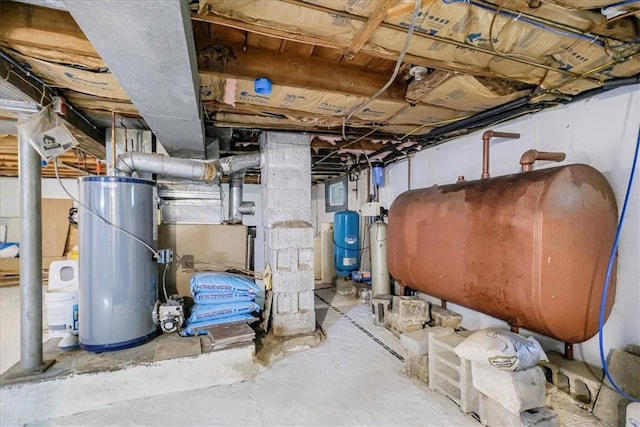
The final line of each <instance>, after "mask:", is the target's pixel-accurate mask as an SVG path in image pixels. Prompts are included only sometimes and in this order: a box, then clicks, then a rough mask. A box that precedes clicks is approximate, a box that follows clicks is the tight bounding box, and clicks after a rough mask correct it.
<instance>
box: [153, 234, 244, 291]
mask: <svg viewBox="0 0 640 427" xmlns="http://www.w3.org/2000/svg"><path fill="white" fill-rule="evenodd" d="M158 248H159V249H169V248H170V249H173V251H174V259H176V260H177V259H183V262H182V263H180V264H179V263H177V262H176V263H174V265H177V266H178V267H176V268H170V269H169V270H168V271H167V275H166V286H167V292H168V293H169V294H172V293H175V291H176V290H177V292H178V294H180V295H182V296H191V291H190V288H189V281H190V280H191V276H192V275H193V274H194V273H193V270H194V269H195V270H207V269H208V270H213V269H219V268H221V266H226V267H228V268H246V263H247V227H246V226H244V225H223V224H163V225H161V226H160V227H158ZM163 269H164V266H159V274H158V278H159V283H158V287H159V288H160V292H162V289H161V287H162V273H163Z"/></svg>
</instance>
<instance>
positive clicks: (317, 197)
mask: <svg viewBox="0 0 640 427" xmlns="http://www.w3.org/2000/svg"><path fill="white" fill-rule="evenodd" d="M639 89H640V88H639V87H638V86H635V87H627V88H621V89H616V90H613V91H610V92H608V93H606V94H603V95H600V96H597V97H594V98H591V99H588V100H586V101H581V102H578V103H574V104H571V105H570V106H563V107H558V108H555V109H553V110H548V111H545V112H542V113H538V114H535V115H532V116H528V117H524V118H520V119H516V120H513V121H510V122H507V123H504V124H501V125H497V126H494V127H492V129H494V130H499V131H505V132H519V133H521V134H522V137H521V138H520V139H519V140H502V139H497V140H495V142H492V146H491V156H490V160H491V162H490V163H491V165H490V172H491V175H492V176H499V175H505V174H509V173H514V172H518V171H519V168H520V166H519V164H518V160H519V158H520V155H521V154H522V152H524V151H526V150H528V149H530V148H536V149H538V150H541V151H563V152H565V153H566V154H567V159H566V160H565V161H564V162H563V163H562V164H571V163H586V164H589V165H591V166H593V167H595V168H596V169H598V170H599V171H601V172H602V173H603V174H604V175H605V176H606V177H607V179H608V180H609V183H610V184H611V186H612V188H613V190H614V193H615V194H616V198H617V201H618V207H619V210H622V203H623V199H624V195H625V191H626V186H627V181H628V178H629V172H630V169H631V162H632V160H633V153H634V148H635V141H636V137H637V133H638V130H639V127H640V90H639ZM481 134H482V132H476V133H474V134H472V135H468V136H465V137H462V138H458V139H456V140H453V141H450V142H447V143H445V144H442V145H440V146H438V147H434V148H430V149H426V150H424V151H422V152H419V153H417V154H415V155H413V156H412V157H411V159H410V160H406V159H405V160H403V161H401V162H398V163H395V164H392V165H390V166H388V167H387V168H386V172H385V173H386V183H385V186H384V187H383V188H382V189H381V191H380V201H381V203H382V204H383V205H384V206H387V207H388V206H390V204H391V203H392V201H393V199H395V197H397V196H398V195H399V194H400V193H402V192H403V191H406V190H407V189H408V188H409V186H410V187H411V188H412V189H415V188H423V187H429V186H431V185H434V184H448V183H452V182H455V181H456V179H457V177H458V175H464V176H465V177H466V178H467V179H468V180H474V179H478V178H479V177H480V174H481V172H482V143H481ZM409 161H410V162H411V167H410V173H409V164H408V163H409ZM555 165H556V164H552V163H550V162H540V163H539V164H536V166H535V167H536V168H542V167H550V166H555ZM409 175H410V176H409ZM637 175H638V173H636V182H635V184H634V187H633V191H632V195H631V198H630V201H629V207H628V211H627V215H626V217H625V224H624V229H623V232H622V235H621V238H620V246H619V258H618V275H617V292H616V301H615V304H614V307H613V311H612V313H611V315H610V317H609V319H608V321H607V323H606V325H605V328H604V343H605V351H606V349H609V348H612V347H615V348H624V347H625V346H626V345H628V344H640V328H638V325H640V182H639V181H640V177H639V176H637ZM365 182H366V181H365ZM323 191H324V190H323V189H322V186H316V187H314V202H315V203H314V208H315V209H317V210H318V211H319V212H314V218H317V219H318V220H324V219H325V218H326V217H327V214H325V213H324V204H320V202H322V203H324V192H323ZM360 200H363V199H360ZM349 207H350V209H357V207H354V206H353V205H351V204H350V206H349ZM449 306H450V307H451V308H452V309H454V310H456V311H460V312H461V313H463V315H464V322H463V325H464V326H465V327H466V328H469V329H479V328H484V327H488V326H494V325H501V326H506V324H505V323H504V322H502V321H500V320H497V319H493V318H490V317H488V316H485V315H483V314H480V313H477V312H474V311H472V310H468V309H465V308H462V307H456V306H455V305H453V304H449ZM542 340H543V342H544V345H545V346H546V347H547V348H551V349H554V350H557V351H561V350H562V344H561V343H558V342H557V341H555V340H551V339H542ZM574 351H575V356H576V358H578V359H582V360H585V361H587V362H589V363H591V364H594V365H597V366H600V359H599V351H598V342H597V337H594V338H592V339H591V340H589V341H587V342H585V343H583V344H581V345H577V346H575V349H574Z"/></svg>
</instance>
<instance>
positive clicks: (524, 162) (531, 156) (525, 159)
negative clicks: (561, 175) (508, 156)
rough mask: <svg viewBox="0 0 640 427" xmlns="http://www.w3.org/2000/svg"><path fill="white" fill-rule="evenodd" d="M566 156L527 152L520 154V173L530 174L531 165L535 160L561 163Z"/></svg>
mask: <svg viewBox="0 0 640 427" xmlns="http://www.w3.org/2000/svg"><path fill="white" fill-rule="evenodd" d="M566 157H567V155H566V154H565V153H558V152H549V151H538V150H527V151H525V152H524V153H522V156H521V157H520V165H521V166H522V169H521V171H522V172H531V171H532V170H533V164H534V163H535V162H536V161H537V160H548V161H552V162H561V161H563V160H564V159H565V158H566Z"/></svg>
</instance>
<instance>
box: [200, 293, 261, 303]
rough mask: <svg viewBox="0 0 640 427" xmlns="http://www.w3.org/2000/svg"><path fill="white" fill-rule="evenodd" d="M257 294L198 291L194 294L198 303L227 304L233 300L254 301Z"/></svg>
mask: <svg viewBox="0 0 640 427" xmlns="http://www.w3.org/2000/svg"><path fill="white" fill-rule="evenodd" d="M255 297H256V296H255V294H248V293H242V292H198V293H197V294H195V295H194V296H193V301H194V302H195V303H196V304H203V305H206V304H227V303H232V302H242V301H253V300H254V299H255Z"/></svg>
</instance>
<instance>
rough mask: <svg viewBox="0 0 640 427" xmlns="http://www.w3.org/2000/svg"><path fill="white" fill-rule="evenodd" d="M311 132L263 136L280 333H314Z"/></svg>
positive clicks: (267, 237) (269, 258)
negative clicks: (308, 133) (306, 133)
mask: <svg viewBox="0 0 640 427" xmlns="http://www.w3.org/2000/svg"><path fill="white" fill-rule="evenodd" d="M310 141H311V138H310V137H309V135H305V134H298V133H286V132H265V133H263V134H262V135H261V136H260V150H261V152H262V155H263V161H262V210H263V211H262V225H263V227H264V242H265V260H266V262H267V263H268V264H269V265H270V266H271V271H272V272H273V277H272V281H271V283H272V289H273V306H272V312H271V316H272V325H273V332H274V334H275V335H276V336H293V335H298V334H304V333H309V332H313V331H314V330H315V327H316V316H315V306H314V295H313V287H314V281H313V267H314V266H313V228H312V226H311V219H312V214H311V152H310V147H309V143H310Z"/></svg>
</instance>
